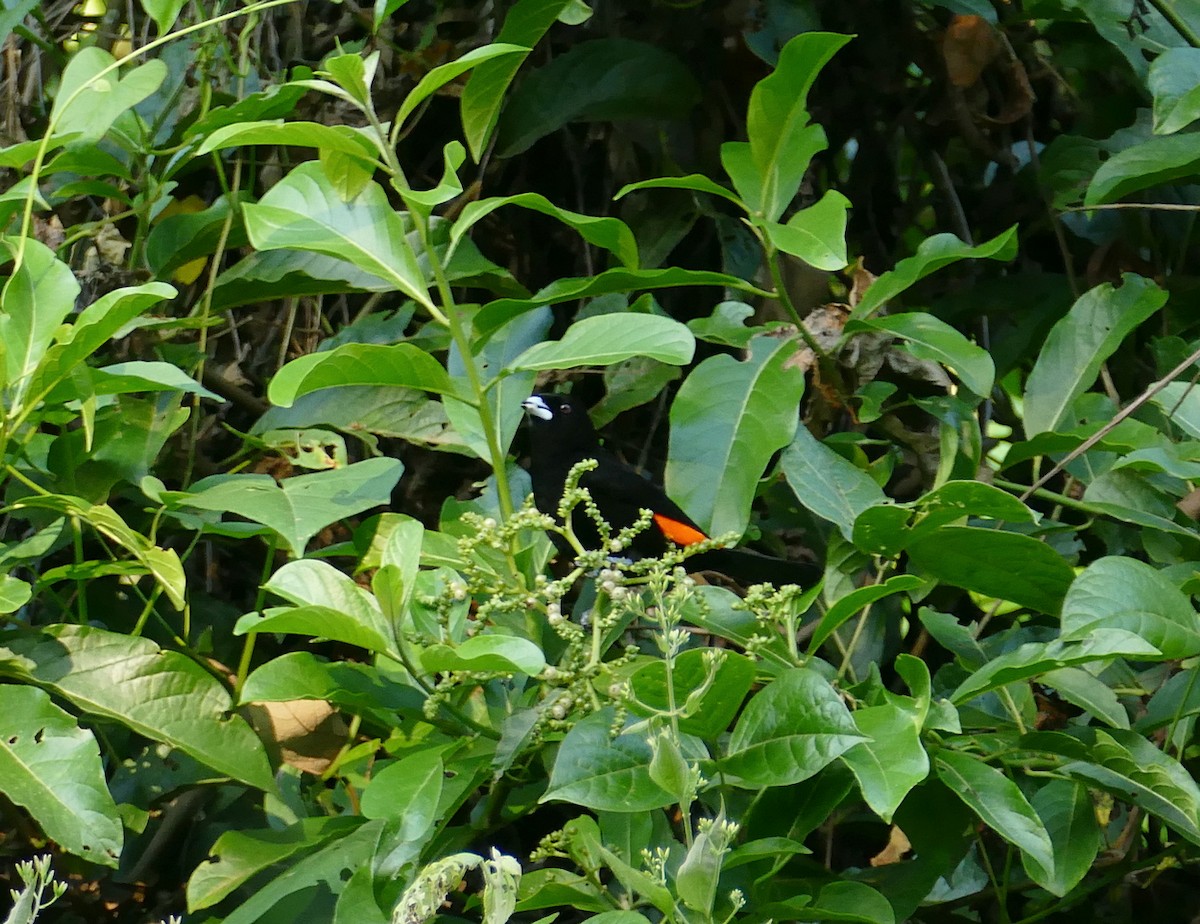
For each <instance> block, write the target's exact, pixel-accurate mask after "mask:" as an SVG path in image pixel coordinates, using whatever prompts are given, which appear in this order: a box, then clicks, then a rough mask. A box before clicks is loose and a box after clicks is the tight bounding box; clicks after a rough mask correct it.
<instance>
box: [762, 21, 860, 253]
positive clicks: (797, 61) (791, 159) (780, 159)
mask: <svg viewBox="0 0 1200 924" xmlns="http://www.w3.org/2000/svg"><path fill="white" fill-rule="evenodd" d="M850 38H851V37H850V36H848V35H836V34H833V33H829V32H804V33H801V34H800V35H797V36H796V37H795V38H793V39H791V40H790V41H789V42H788V43H787V44H786V45H784V46H783V49H782V50H781V51H780V53H779V61H778V63H777V64H776V65H775V70H774V72H773V73H771V74H770V75H769V76H767V77H764V78H763V79H762V80H760V81H759V82H758V83H757V84H755V86H754V89H753V90H752V91H751V93H750V106H749V109H748V110H747V113H746V135H747V137H748V138H749V141H750V153H751V157H752V158H753V161H754V165H755V167H756V169H757V172H758V176H759V178H760V188H761V189H762V191H763V195H762V199H761V202H762V215H763V217H764V218H766V219H767V220H769V221H774V220H775V219H777V218H778V217H779V215H780V214H781V213H782V212H783V210H784V209H785V208H786V207H787V205H788V203H789V202H791V201H792V198H793V197H794V196H795V195H796V190H797V189H799V187H800V181H801V180H802V179H803V178H804V171H805V170H807V169H808V165H809V161H810V160H811V158H812V156H813V155H814V154H815V153H817V152H818V151H820V150H822V149H823V148H824V147H825V137H824V132H823V131H821V130H820V129H819V127H817V126H810V125H809V114H808V109H807V105H808V91H809V88H810V87H812V83H813V81H814V80H815V79H816V77H817V74H818V73H819V72H820V70H821V68H823V67H824V66H825V64H826V63H827V62H828V61H829V59H830V58H832V57H833V56H834V54H835V53H836V52H837V51H838V49H839V48H841V47H842V46H843V45H845V44H846V43H847V42H849V41H850ZM814 129H815V130H816V131H817V132H820V139H819V144H816V143H814V141H815V139H814V138H813V136H814V134H815V132H814ZM842 265H843V266H844V265H845V264H844V263H843V264H842ZM838 268H839V269H840V267H838Z"/></svg>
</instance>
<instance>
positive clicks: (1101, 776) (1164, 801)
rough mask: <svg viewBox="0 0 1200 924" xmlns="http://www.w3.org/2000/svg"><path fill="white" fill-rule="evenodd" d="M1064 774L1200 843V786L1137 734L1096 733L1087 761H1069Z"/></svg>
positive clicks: (1114, 731) (1048, 865)
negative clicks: (1094, 787) (1131, 805)
mask: <svg viewBox="0 0 1200 924" xmlns="http://www.w3.org/2000/svg"><path fill="white" fill-rule="evenodd" d="M1062 772H1064V773H1066V774H1068V775H1070V776H1073V777H1075V778H1076V779H1079V780H1083V781H1084V782H1086V783H1088V784H1089V785H1092V786H1099V787H1100V788H1101V789H1105V790H1107V791H1109V792H1111V793H1112V794H1113V795H1115V796H1116V797H1117V798H1118V799H1121V800H1122V801H1125V802H1129V803H1131V804H1133V805H1136V806H1138V807H1139V808H1141V809H1143V810H1145V811H1147V812H1149V813H1150V814H1152V815H1156V816H1157V817H1159V818H1161V819H1162V820H1163V821H1165V822H1166V823H1167V824H1168V825H1170V826H1171V827H1172V828H1174V829H1175V830H1176V831H1178V832H1179V833H1180V834H1182V835H1183V836H1184V837H1186V838H1187V839H1188V840H1189V841H1191V842H1192V843H1194V844H1200V788H1197V786H1196V781H1195V780H1194V779H1193V778H1192V775H1191V774H1190V773H1188V771H1187V770H1186V769H1185V768H1184V767H1183V766H1182V765H1181V764H1180V763H1179V762H1178V761H1177V760H1175V758H1173V757H1171V756H1170V755H1169V754H1167V753H1165V752H1163V751H1161V750H1159V749H1158V748H1157V747H1155V745H1154V744H1153V743H1152V742H1150V741H1147V740H1146V739H1145V738H1143V737H1142V736H1141V735H1139V734H1138V733H1137V732H1132V731H1122V730H1120V729H1116V728H1114V729H1111V730H1109V731H1105V730H1104V729H1099V728H1098V729H1096V730H1095V743H1094V744H1092V746H1091V747H1090V748H1089V749H1088V758H1087V760H1086V761H1075V762H1072V763H1069V764H1067V765H1066V766H1064V767H1063V768H1062ZM1043 865H1045V866H1046V867H1047V868H1052V867H1051V866H1050V864H1043Z"/></svg>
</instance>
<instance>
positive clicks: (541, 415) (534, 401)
mask: <svg viewBox="0 0 1200 924" xmlns="http://www.w3.org/2000/svg"><path fill="white" fill-rule="evenodd" d="M521 407H523V408H525V410H526V411H528V412H529V413H530V414H532V415H533V416H534V417H536V418H537V419H538V420H553V419H554V412H553V411H552V410H550V405H548V404H547V403H546V402H545V401H543V400H542V399H541V398H540V397H539V396H538V395H530V396H529V397H528V398H526V399H525V400H524V401H522V402H521Z"/></svg>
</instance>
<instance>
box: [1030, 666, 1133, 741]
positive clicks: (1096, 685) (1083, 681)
mask: <svg viewBox="0 0 1200 924" xmlns="http://www.w3.org/2000/svg"><path fill="white" fill-rule="evenodd" d="M1041 683H1042V684H1044V685H1045V686H1048V687H1050V688H1051V689H1053V690H1057V691H1058V695H1059V696H1061V697H1062V698H1063V699H1065V700H1066V701H1067V702H1068V703H1071V704H1073V705H1075V706H1078V707H1079V708H1080V709H1083V710H1086V711H1087V712H1089V713H1091V714H1092V715H1093V716H1095V717H1096V718H1097V719H1099V720H1100V721H1102V722H1105V723H1107V724H1109V725H1111V726H1112V727H1113V728H1128V727H1129V715H1128V714H1127V713H1126V711H1125V707H1124V706H1123V705H1121V701H1120V699H1118V698H1117V694H1116V692H1115V691H1114V690H1113V689H1112V687H1110V686H1108V685H1107V684H1106V683H1104V681H1102V680H1098V679H1097V678H1095V677H1093V676H1092V675H1091V674H1089V673H1088V672H1087V671H1084V670H1080V669H1078V668H1075V667H1064V668H1059V669H1057V670H1052V671H1048V672H1047V673H1045V674H1043V675H1042V678H1041ZM1147 712H1149V710H1147Z"/></svg>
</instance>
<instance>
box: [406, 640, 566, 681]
mask: <svg viewBox="0 0 1200 924" xmlns="http://www.w3.org/2000/svg"><path fill="white" fill-rule="evenodd" d="M421 664H422V666H423V667H424V668H425V670H427V671H429V672H430V673H442V672H445V671H495V672H497V673H502V674H528V675H529V676H531V677H533V676H536V675H538V674H540V673H541V672H542V671H543V670H544V669H545V667H546V657H545V655H543V654H542V650H541V649H540V648H538V646H537V645H535V644H534V643H533V642H531V641H529V640H528V639H524V638H517V637H516V636H512V635H476V636H474V637H473V638H469V639H467V640H466V641H465V642H463V643H462V644H461V645H458V646H456V647H454V648H451V647H450V646H449V645H432V646H430V647H429V648H426V649H425V651H424V652H422V654H421Z"/></svg>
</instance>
